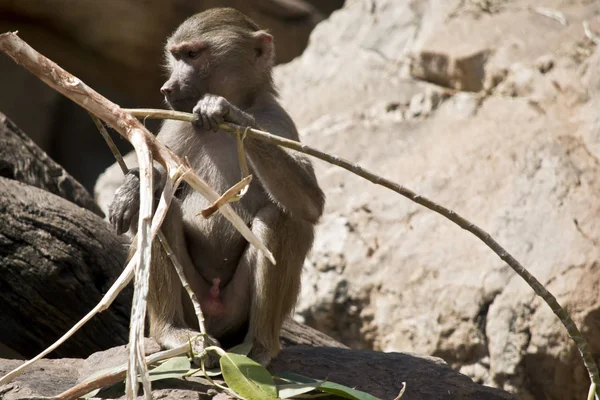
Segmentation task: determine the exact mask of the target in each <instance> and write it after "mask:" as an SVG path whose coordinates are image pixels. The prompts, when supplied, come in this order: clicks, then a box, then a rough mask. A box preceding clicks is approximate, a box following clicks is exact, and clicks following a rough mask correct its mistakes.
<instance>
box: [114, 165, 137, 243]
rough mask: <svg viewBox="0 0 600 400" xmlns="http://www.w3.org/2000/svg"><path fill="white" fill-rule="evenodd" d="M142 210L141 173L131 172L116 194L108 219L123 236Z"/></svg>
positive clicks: (135, 170) (134, 170) (132, 170)
mask: <svg viewBox="0 0 600 400" xmlns="http://www.w3.org/2000/svg"><path fill="white" fill-rule="evenodd" d="M139 210H140V171H139V169H138V168H133V169H131V170H129V172H128V173H127V175H125V182H123V184H122V185H121V186H120V187H119V188H118V189H117V191H116V192H115V197H113V200H112V203H110V206H109V207H108V219H109V220H110V223H111V224H112V226H113V227H114V228H115V230H116V231H117V234H119V235H121V234H123V233H124V232H126V231H127V230H129V227H130V226H131V222H132V221H133V220H134V217H135V216H136V215H137V214H138V212H139Z"/></svg>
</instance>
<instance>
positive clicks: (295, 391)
mask: <svg viewBox="0 0 600 400" xmlns="http://www.w3.org/2000/svg"><path fill="white" fill-rule="evenodd" d="M321 383H323V382H322V381H317V382H310V383H288V384H285V385H277V391H278V392H279V398H280V399H289V398H290V397H294V396H298V395H300V394H305V393H308V392H312V391H313V390H317V388H318V387H319V385H320V384H321Z"/></svg>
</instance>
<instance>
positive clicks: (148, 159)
mask: <svg viewBox="0 0 600 400" xmlns="http://www.w3.org/2000/svg"><path fill="white" fill-rule="evenodd" d="M131 144H132V145H133V147H134V149H135V152H136V154H137V159H138V165H139V168H140V209H139V220H138V232H137V240H138V244H137V257H138V258H139V259H138V262H137V268H136V269H135V286H134V292H133V300H132V305H131V322H130V326H129V365H128V371H127V379H126V380H125V395H126V396H127V398H128V399H133V398H135V397H136V396H137V387H138V379H137V377H138V374H139V376H140V379H141V381H142V386H143V387H144V396H145V397H146V399H147V400H152V389H151V387H150V375H149V373H148V366H147V365H146V362H145V359H144V328H145V322H146V298H147V297H148V291H149V287H150V263H151V261H152V241H153V239H154V235H152V232H151V230H152V229H151V228H152V226H151V224H152V206H153V201H154V193H153V190H152V188H153V185H152V181H153V179H152V178H153V177H152V175H153V173H152V152H151V151H150V147H149V146H148V143H147V141H146V138H145V137H144V135H143V132H142V131H140V130H137V129H136V131H135V132H134V134H133V135H131ZM155 234H156V232H155Z"/></svg>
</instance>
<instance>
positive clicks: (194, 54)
mask: <svg viewBox="0 0 600 400" xmlns="http://www.w3.org/2000/svg"><path fill="white" fill-rule="evenodd" d="M201 52H202V50H190V51H188V52H187V56H188V57H189V58H192V59H193V58H198V56H199V55H200V53H201Z"/></svg>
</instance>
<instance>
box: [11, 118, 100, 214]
mask: <svg viewBox="0 0 600 400" xmlns="http://www.w3.org/2000/svg"><path fill="white" fill-rule="evenodd" d="M0 176H3V177H5V178H8V179H14V180H17V181H20V182H23V183H26V184H28V185H32V186H35V187H39V188H41V189H44V190H46V191H48V192H50V193H54V194H56V195H58V196H60V197H62V198H64V199H66V200H69V201H71V202H73V203H75V204H77V205H78V206H80V207H83V208H86V209H88V210H90V211H92V212H93V213H95V214H98V215H99V216H103V215H102V212H101V211H100V208H99V207H98V205H97V204H96V203H95V202H94V199H92V196H90V194H89V193H88V192H87V191H86V190H85V189H84V187H83V186H81V184H80V183H79V182H77V181H76V180H75V179H74V178H73V177H72V176H71V175H69V173H67V171H65V170H64V169H63V168H62V167H61V166H60V165H58V164H57V163H55V162H54V161H53V160H52V159H51V158H50V157H48V156H47V155H46V154H45V153H44V152H43V151H42V150H41V149H40V148H39V147H38V146H36V145H35V143H33V141H32V140H31V139H29V137H27V135H25V133H24V132H23V131H22V130H21V129H19V128H18V127H17V126H16V125H15V124H14V123H13V122H12V121H11V120H10V119H8V118H7V117H6V116H5V115H4V114H2V113H0Z"/></svg>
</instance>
